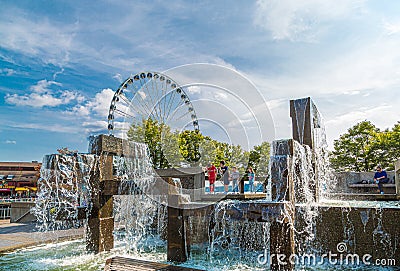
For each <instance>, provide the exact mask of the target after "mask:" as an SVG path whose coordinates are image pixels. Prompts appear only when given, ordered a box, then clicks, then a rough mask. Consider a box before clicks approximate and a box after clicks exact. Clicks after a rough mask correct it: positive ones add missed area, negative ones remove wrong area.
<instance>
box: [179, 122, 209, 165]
mask: <svg viewBox="0 0 400 271" xmlns="http://www.w3.org/2000/svg"><path fill="white" fill-rule="evenodd" d="M203 141H204V136H203V135H202V134H201V133H200V132H199V131H190V130H185V131H183V132H181V133H179V136H178V144H179V153H180V154H181V155H182V157H183V158H184V159H185V160H186V161H187V162H188V163H189V164H190V165H191V166H196V165H199V161H200V156H201V155H200V145H201V143H202V142H203Z"/></svg>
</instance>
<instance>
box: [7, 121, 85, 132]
mask: <svg viewBox="0 0 400 271" xmlns="http://www.w3.org/2000/svg"><path fill="white" fill-rule="evenodd" d="M10 126H12V127H14V128H21V129H34V130H44V131H50V132H57V133H74V134H79V133H81V131H80V129H79V128H77V127H75V126H67V125H65V124H64V125H63V124H39V123H13V124H10Z"/></svg>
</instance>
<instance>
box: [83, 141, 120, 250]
mask: <svg viewBox="0 0 400 271" xmlns="http://www.w3.org/2000/svg"><path fill="white" fill-rule="evenodd" d="M89 152H90V153H92V154H96V155H98V156H100V159H99V166H98V169H99V170H98V172H95V173H94V174H92V175H91V179H90V183H91V188H92V209H91V211H90V214H89V217H88V229H87V234H86V248H87V250H89V251H93V252H95V253H98V252H102V251H109V250H111V249H112V248H113V247H114V237H113V231H114V217H113V196H112V193H106V191H105V189H104V187H110V186H113V185H112V183H113V182H114V175H113V156H114V155H121V153H122V139H120V138H116V137H112V136H107V135H100V136H97V137H94V138H91V140H90V145H89Z"/></svg>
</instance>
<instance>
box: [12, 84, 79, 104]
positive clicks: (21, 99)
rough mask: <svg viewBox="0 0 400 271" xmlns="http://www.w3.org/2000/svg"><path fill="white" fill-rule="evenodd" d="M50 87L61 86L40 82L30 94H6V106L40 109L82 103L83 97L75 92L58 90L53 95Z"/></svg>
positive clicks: (33, 87)
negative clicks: (75, 102) (74, 102)
mask: <svg viewBox="0 0 400 271" xmlns="http://www.w3.org/2000/svg"><path fill="white" fill-rule="evenodd" d="M52 85H55V86H62V84H61V83H58V82H55V81H47V80H46V79H44V80H40V81H38V82H37V84H35V85H33V86H31V87H30V89H31V90H32V93H29V94H24V95H18V94H6V96H5V101H6V102H7V103H8V104H13V105H17V106H31V107H37V108H41V107H44V106H50V107H55V106H59V105H62V104H69V103H71V102H72V101H74V100H77V101H82V99H83V96H82V95H80V94H79V93H77V92H73V91H69V90H59V91H57V92H56V94H54V93H53V92H54V91H53V90H52V89H50V87H51V86H52Z"/></svg>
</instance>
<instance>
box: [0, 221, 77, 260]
mask: <svg viewBox="0 0 400 271" xmlns="http://www.w3.org/2000/svg"><path fill="white" fill-rule="evenodd" d="M82 237H83V228H80V229H70V230H59V231H54V232H46V233H42V232H36V229H35V223H24V224H23V223H10V220H0V253H2V252H8V251H13V250H15V249H18V248H23V247H29V246H35V245H39V244H43V243H52V242H57V241H64V240H72V239H77V238H82Z"/></svg>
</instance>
